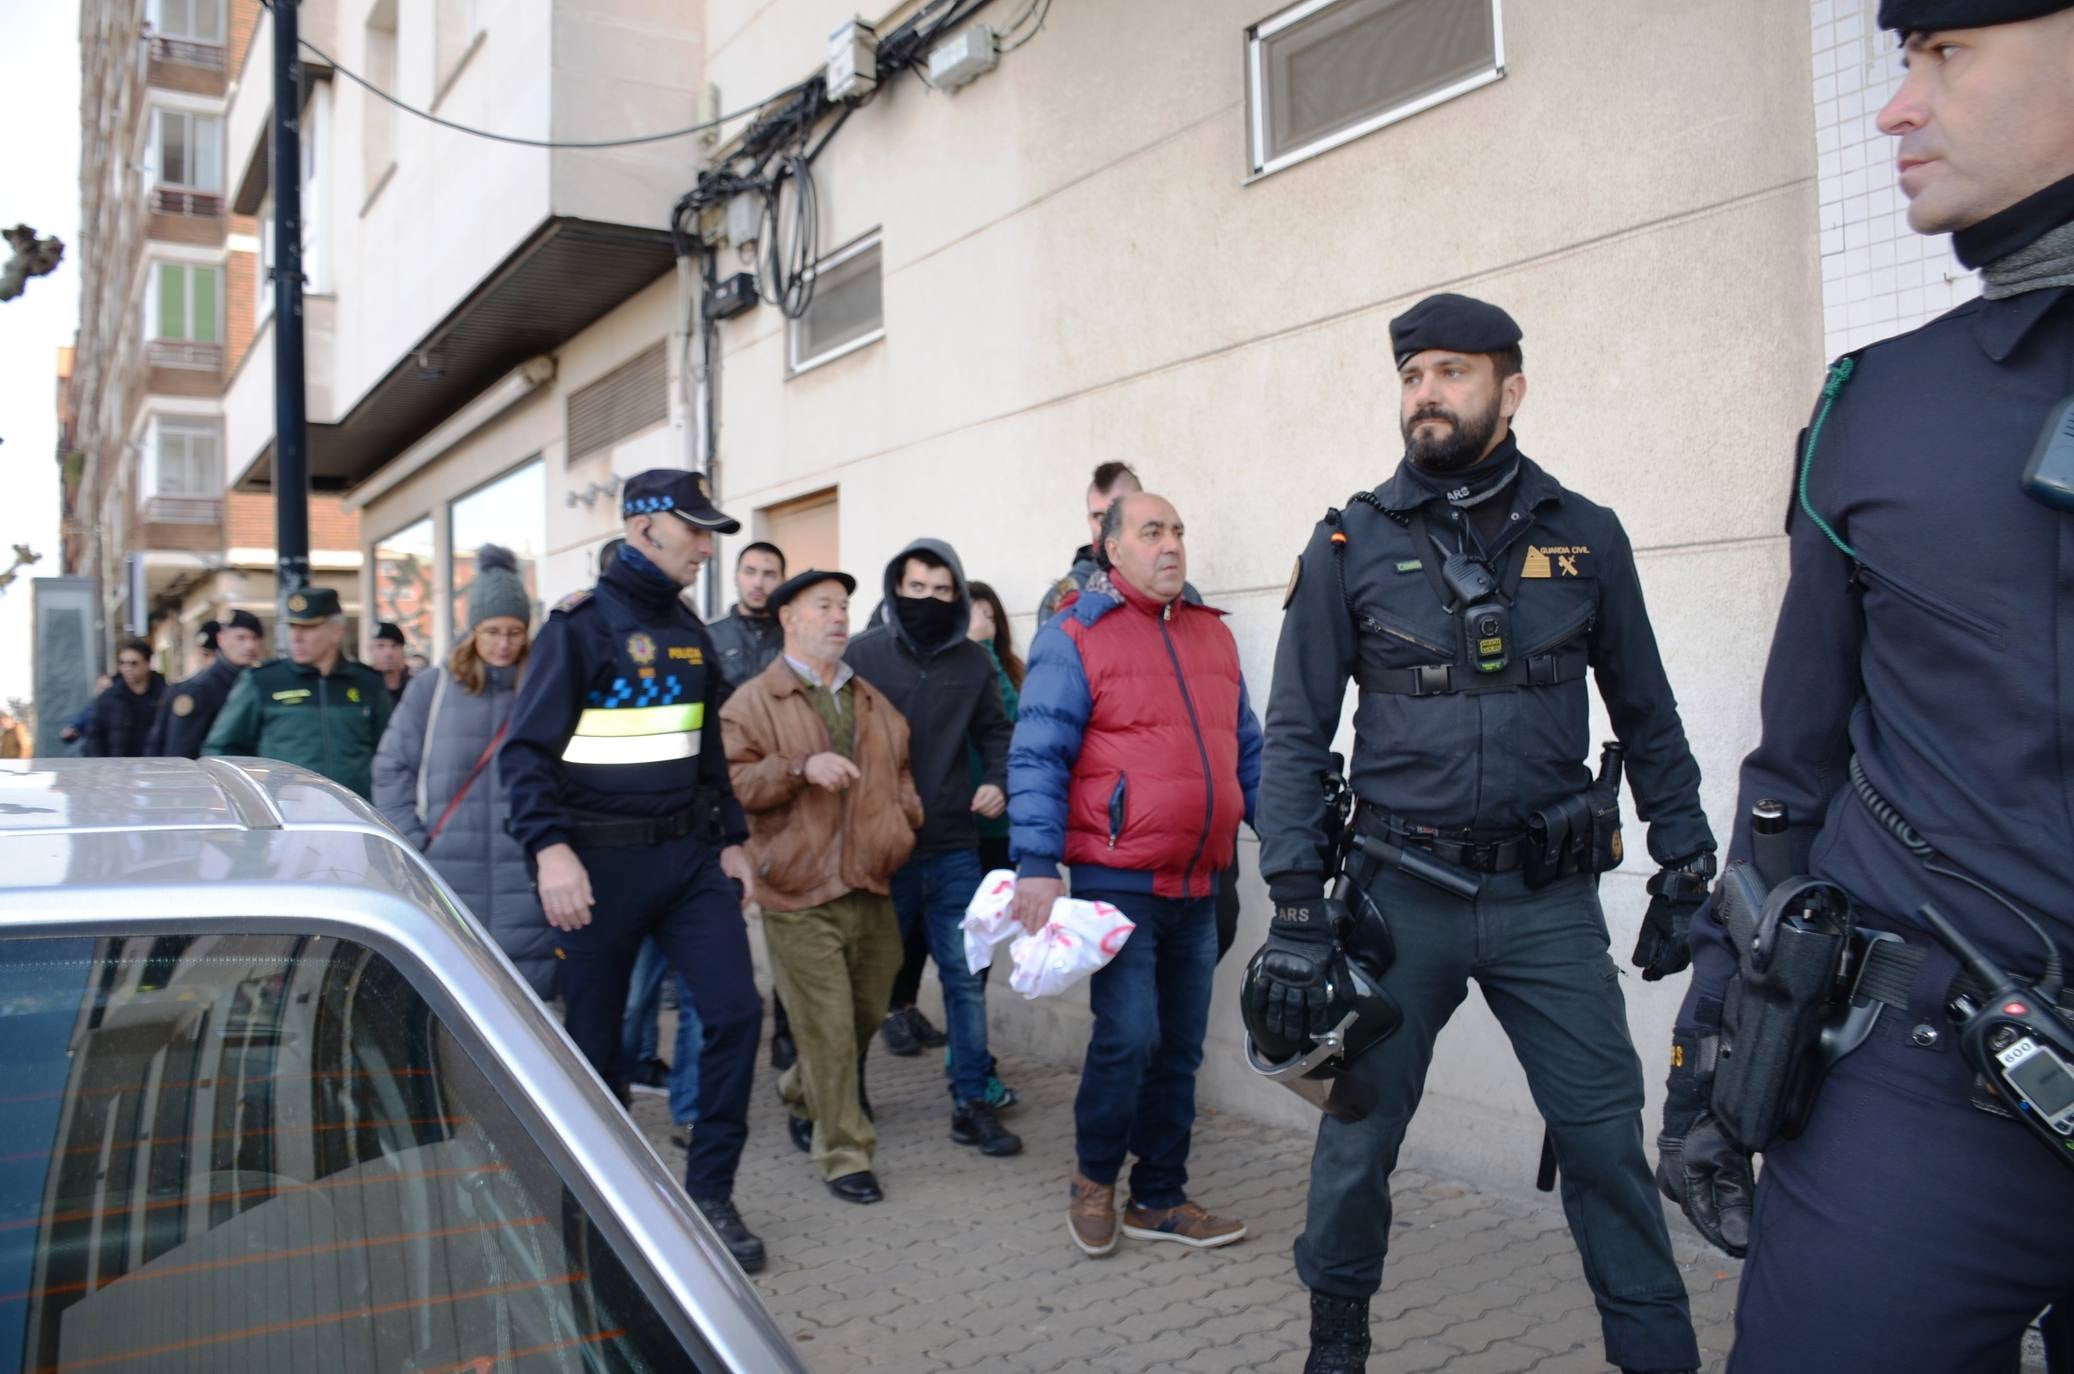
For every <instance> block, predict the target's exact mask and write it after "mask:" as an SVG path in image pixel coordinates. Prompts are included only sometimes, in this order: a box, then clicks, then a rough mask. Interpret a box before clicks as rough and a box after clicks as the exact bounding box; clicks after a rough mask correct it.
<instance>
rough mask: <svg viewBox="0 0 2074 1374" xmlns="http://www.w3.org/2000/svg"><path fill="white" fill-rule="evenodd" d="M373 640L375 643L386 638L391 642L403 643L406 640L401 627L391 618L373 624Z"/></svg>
mask: <svg viewBox="0 0 2074 1374" xmlns="http://www.w3.org/2000/svg"><path fill="white" fill-rule="evenodd" d="M374 640H375V643H377V644H380V643H381V642H382V641H384V640H387V641H388V642H389V643H391V644H404V643H407V642H408V641H407V640H405V639H404V637H403V627H402V626H400V625H398V624H397V623H396V622H395V621H393V620H384V621H380V622H378V623H377V624H376V625H375V631H374Z"/></svg>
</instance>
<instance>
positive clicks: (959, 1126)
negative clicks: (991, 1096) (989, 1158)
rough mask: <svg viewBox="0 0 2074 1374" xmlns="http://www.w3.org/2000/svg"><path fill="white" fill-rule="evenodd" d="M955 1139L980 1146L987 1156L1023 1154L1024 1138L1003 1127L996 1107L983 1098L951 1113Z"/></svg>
mask: <svg viewBox="0 0 2074 1374" xmlns="http://www.w3.org/2000/svg"><path fill="white" fill-rule="evenodd" d="M951 1139H952V1140H955V1141H957V1142H958V1143H959V1144H960V1145H977V1146H978V1147H979V1152H980V1153H981V1154H983V1155H1019V1154H1021V1153H1022V1152H1023V1138H1022V1137H1021V1136H1019V1135H1015V1134H1013V1133H1012V1132H1009V1131H1006V1130H1004V1129H1002V1126H1001V1123H1000V1122H999V1121H996V1120H995V1119H994V1109H993V1108H992V1107H989V1106H988V1105H987V1104H986V1103H984V1102H980V1101H977V1100H975V1101H971V1102H961V1103H959V1104H958V1105H957V1107H956V1108H954V1109H953V1110H952V1112H951Z"/></svg>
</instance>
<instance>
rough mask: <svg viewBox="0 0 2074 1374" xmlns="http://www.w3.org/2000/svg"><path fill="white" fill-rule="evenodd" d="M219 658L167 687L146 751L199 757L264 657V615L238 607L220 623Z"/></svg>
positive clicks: (217, 647)
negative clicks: (243, 679)
mask: <svg viewBox="0 0 2074 1374" xmlns="http://www.w3.org/2000/svg"><path fill="white" fill-rule="evenodd" d="M215 641H216V643H215V649H216V657H215V659H214V661H212V662H211V663H210V664H209V666H208V667H206V668H204V669H202V670H201V671H200V672H199V673H196V674H195V675H194V676H193V677H190V678H183V679H182V680H181V681H179V682H176V683H174V684H173V685H172V686H171V687H170V688H168V689H167V691H166V697H165V700H164V701H162V702H160V703H159V707H158V719H157V720H155V721H153V722H152V725H151V734H150V735H149V736H148V737H147V738H146V739H145V741H144V752H145V753H146V754H151V755H156V756H161V757H167V758H180V759H198V758H200V757H201V756H202V744H203V742H204V741H205V740H207V739H208V738H209V727H210V726H212V725H214V724H215V723H216V716H217V713H218V712H220V711H222V710H223V703H224V702H225V701H227V700H229V699H230V689H231V688H233V687H235V686H237V683H238V677H239V676H240V675H241V674H242V673H243V672H244V671H245V670H246V669H247V668H249V667H251V666H252V665H253V664H255V663H257V662H258V661H259V655H260V653H261V651H262V649H263V648H264V644H265V641H264V639H263V637H262V632H261V630H260V626H259V617H258V616H256V615H254V614H252V612H250V611H232V612H231V613H230V618H229V619H228V620H225V621H223V622H222V623H221V624H219V625H217V627H216V634H215Z"/></svg>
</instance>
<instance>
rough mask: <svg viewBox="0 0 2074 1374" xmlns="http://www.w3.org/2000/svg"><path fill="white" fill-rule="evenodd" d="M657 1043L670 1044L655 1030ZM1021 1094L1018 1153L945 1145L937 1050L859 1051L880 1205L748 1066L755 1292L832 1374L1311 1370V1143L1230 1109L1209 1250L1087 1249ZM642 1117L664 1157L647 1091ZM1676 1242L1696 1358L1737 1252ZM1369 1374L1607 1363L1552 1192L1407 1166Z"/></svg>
mask: <svg viewBox="0 0 2074 1374" xmlns="http://www.w3.org/2000/svg"><path fill="white" fill-rule="evenodd" d="M663 1043H664V1044H666V1045H667V1044H669V1043H671V1040H670V1036H669V1034H668V1027H667V1026H665V1035H664V1039H663ZM1001 1073H1002V1076H1003V1077H1004V1078H1005V1079H1007V1081H1008V1082H1010V1083H1012V1084H1014V1085H1015V1087H1016V1090H1017V1091H1018V1092H1019V1093H1021V1095H1022V1104H1021V1105H1020V1106H1018V1107H1017V1108H1015V1109H1014V1110H1013V1111H1012V1112H1010V1113H1008V1114H1007V1115H1006V1117H1005V1118H1004V1120H1005V1121H1006V1123H1007V1124H1008V1125H1009V1126H1010V1128H1011V1129H1013V1130H1015V1131H1017V1132H1018V1133H1019V1134H1021V1136H1022V1137H1023V1142H1024V1152H1023V1153H1022V1154H1021V1155H1019V1156H1015V1157H1012V1158H1009V1159H987V1158H984V1157H982V1156H981V1155H979V1154H978V1153H977V1152H976V1151H974V1150H970V1149H966V1148H963V1147H961V1146H958V1145H954V1144H952V1143H951V1141H950V1138H949V1128H950V1105H949V1098H948V1097H947V1096H946V1095H945V1092H944V1086H943V1085H944V1079H943V1066H942V1056H941V1054H940V1053H934V1054H932V1053H928V1052H925V1053H924V1054H922V1055H920V1056H918V1057H916V1058H912V1059H895V1058H893V1057H891V1056H889V1055H887V1054H886V1053H885V1051H884V1047H883V1046H874V1047H873V1049H872V1054H871V1068H870V1076H871V1097H872V1103H873V1106H874V1108H875V1109H876V1111H877V1113H878V1128H879V1154H878V1166H877V1173H878V1176H879V1179H880V1181H881V1183H882V1184H883V1185H884V1187H885V1190H886V1201H884V1202H883V1203H880V1204H878V1205H876V1206H872V1207H858V1206H855V1205H853V1204H850V1203H844V1202H838V1201H837V1200H836V1199H835V1198H833V1197H831V1196H830V1195H829V1194H828V1192H827V1190H826V1189H825V1188H824V1187H823V1186H822V1185H821V1182H820V1179H819V1176H818V1175H817V1174H816V1173H815V1172H814V1170H813V1168H812V1166H811V1165H810V1164H809V1163H808V1162H807V1158H806V1156H805V1155H803V1154H800V1153H798V1152H796V1151H795V1150H794V1149H793V1148H792V1146H791V1144H790V1142H789V1141H788V1140H787V1139H786V1137H785V1130H784V1109H783V1107H782V1106H780V1105H779V1103H778V1100H777V1092H776V1079H775V1077H774V1075H772V1074H771V1072H770V1070H769V1068H768V1066H767V1064H760V1065H759V1068H758V1077H757V1083H756V1096H755V1101H754V1106H753V1108H752V1112H751V1117H750V1135H749V1149H748V1152H747V1154H746V1155H745V1157H744V1159H743V1162H742V1172H741V1178H740V1181H739V1183H738V1185H737V1189H736V1201H737V1203H738V1204H739V1205H740V1207H741V1210H742V1214H743V1217H744V1218H745V1219H746V1220H747V1221H748V1222H749V1224H750V1226H751V1227H753V1228H754V1229H755V1230H756V1231H757V1232H758V1233H759V1234H760V1235H762V1237H763V1238H764V1241H765V1243H766V1244H767V1245H768V1246H769V1247H770V1254H771V1260H770V1266H769V1268H768V1269H766V1270H765V1271H764V1273H763V1274H762V1275H760V1276H759V1277H758V1278H757V1280H756V1283H757V1287H758V1288H759V1289H760V1290H761V1291H762V1293H763V1297H764V1301H765V1302H766V1303H768V1304H769V1306H770V1309H771V1311H772V1312H773V1313H774V1314H775V1315H776V1316H777V1318H778V1321H779V1324H780V1325H781V1326H782V1327H783V1328H784V1329H785V1331H786V1332H787V1333H788V1334H789V1335H790V1336H791V1337H792V1338H793V1340H794V1341H796V1342H797V1343H798V1346H799V1349H800V1350H801V1351H802V1352H803V1353H804V1354H805V1356H806V1358H807V1360H808V1361H809V1362H810V1363H811V1364H812V1366H813V1367H814V1368H815V1369H816V1370H819V1371H823V1374H845V1372H846V1371H850V1370H880V1369H883V1370H899V1371H903V1374H931V1372H932V1371H950V1370H958V1371H968V1370H970V1371H987V1374H993V1372H994V1371H1001V1374H1052V1372H1053V1371H1061V1372H1063V1371H1091V1372H1092V1374H1148V1372H1149V1371H1166V1370H1174V1371H1182V1372H1184V1374H1233V1371H1240V1370H1247V1371H1255V1370H1257V1371H1277V1372H1280V1371H1288V1372H1289V1374H1295V1371H1298V1370H1300V1369H1301V1368H1302V1366H1303V1352H1304V1347H1305V1340H1306V1336H1307V1333H1308V1307H1307V1299H1306V1297H1305V1294H1304V1291H1303V1288H1302V1286H1301V1285H1300V1284H1299V1283H1298V1282H1297V1280H1296V1275H1295V1271H1294V1267H1293V1265H1292V1263H1291V1260H1290V1245H1291V1244H1292V1243H1293V1242H1294V1240H1295V1239H1296V1236H1297V1233H1298V1231H1299V1230H1300V1229H1301V1227H1302V1224H1303V1202H1304V1184H1303V1180H1304V1175H1305V1167H1306V1162H1307V1161H1308V1159H1309V1157H1310V1139H1309V1137H1308V1136H1307V1135H1304V1134H1302V1133H1299V1132H1294V1131H1290V1130H1287V1129H1285V1128H1282V1127H1271V1126H1265V1125H1261V1124H1259V1123H1257V1122H1254V1121H1250V1120H1247V1119H1245V1118H1243V1117H1239V1116H1234V1115H1230V1114H1227V1113H1215V1112H1205V1113H1204V1114H1203V1115H1202V1116H1201V1118H1200V1119H1199V1120H1198V1121H1197V1123H1196V1131H1195V1143H1194V1148H1193V1153H1192V1155H1191V1160H1190V1175H1191V1177H1190V1193H1191V1194H1192V1195H1193V1196H1195V1197H1196V1198H1197V1199H1199V1200H1200V1201H1201V1202H1203V1204H1204V1205H1206V1206H1208V1207H1209V1208H1210V1209H1211V1210H1213V1211H1216V1212H1219V1213H1223V1214H1227V1215H1235V1216H1238V1217H1241V1218H1243V1219H1244V1220H1245V1221H1246V1223H1247V1224H1248V1226H1249V1228H1250V1232H1249V1234H1248V1236H1247V1238H1246V1239H1245V1240H1243V1241H1241V1242H1239V1243H1238V1244H1236V1245H1231V1246H1227V1247H1225V1248H1223V1249H1219V1250H1210V1251H1202V1252H1196V1251H1191V1250H1189V1249H1187V1248H1186V1247H1184V1246H1180V1245H1174V1244H1170V1243H1168V1244H1161V1243H1151V1242H1143V1241H1132V1240H1130V1239H1128V1238H1126V1239H1125V1240H1124V1241H1123V1243H1122V1244H1121V1246H1120V1247H1119V1248H1118V1250H1117V1252H1116V1253H1115V1254H1114V1255H1112V1256H1110V1257H1108V1258H1107V1259H1101V1260H1092V1259H1087V1258H1084V1257H1083V1256H1082V1255H1081V1254H1080V1252H1079V1251H1077V1250H1075V1249H1074V1248H1073V1245H1072V1242H1071V1241H1070V1240H1069V1239H1068V1238H1067V1235H1066V1217H1065V1208H1066V1183H1067V1178H1068V1176H1069V1174H1070V1173H1071V1171H1072V1165H1073V1149H1072V1146H1073V1092H1074V1089H1075V1087H1076V1086H1077V1083H1078V1079H1077V1076H1076V1075H1074V1074H1072V1073H1070V1072H1067V1071H1065V1070H1063V1069H1060V1068H1057V1067H1055V1066H1051V1065H1045V1064H1038V1063H1035V1062H1026V1061H1016V1060H1009V1059H1003V1060H1002V1063H1001ZM635 1113H636V1116H637V1118H638V1119H639V1120H640V1122H641V1124H642V1126H643V1128H644V1129H645V1130H646V1131H647V1133H648V1135H649V1137H650V1138H651V1139H652V1140H653V1141H654V1142H655V1146H656V1151H657V1153H658V1154H660V1155H662V1156H663V1158H664V1160H665V1161H669V1162H680V1161H681V1160H682V1159H683V1155H682V1154H681V1152H679V1151H677V1150H675V1149H674V1148H673V1147H671V1146H670V1145H669V1143H668V1133H669V1120H668V1111H667V1109H666V1107H665V1106H664V1104H663V1102H662V1100H661V1099H660V1098H654V1097H642V1098H637V1099H636V1105H635ZM1672 1239H1673V1243H1674V1245H1675V1248H1676V1251H1677V1256H1678V1261H1679V1263H1680V1265H1681V1267H1682V1268H1683V1270H1684V1273H1685V1283H1686V1287H1687V1288H1688V1290H1689V1291H1690V1292H1691V1294H1692V1308H1693V1318H1694V1320H1695V1322H1696V1324H1697V1325H1698V1328H1699V1338H1700V1348H1701V1351H1702V1354H1703V1357H1704V1367H1705V1368H1706V1369H1708V1370H1710V1371H1711V1370H1718V1369H1720V1368H1721V1365H1722V1361H1723V1359H1724V1357H1725V1355H1726V1353H1727V1350H1728V1345H1729V1340H1730V1334H1731V1333H1730V1325H1729V1322H1730V1313H1731V1305H1732V1303H1733V1301H1734V1298H1735V1269H1736V1265H1735V1263H1734V1261H1731V1260H1728V1259H1725V1258H1723V1257H1722V1256H1720V1255H1719V1254H1716V1253H1715V1252H1713V1251H1711V1250H1708V1249H1706V1248H1705V1247H1704V1246H1703V1245H1702V1244H1701V1243H1700V1242H1699V1240H1698V1239H1697V1238H1696V1237H1695V1236H1694V1235H1693V1234H1692V1233H1691V1232H1690V1231H1689V1230H1686V1229H1685V1228H1684V1226H1683V1224H1682V1222H1681V1223H1679V1224H1678V1225H1676V1226H1674V1228H1673V1231H1672ZM1371 1310H1372V1315H1373V1318H1374V1328H1375V1343H1376V1348H1375V1355H1374V1357H1373V1358H1372V1359H1371V1360H1370V1361H1369V1369H1370V1371H1371V1372H1372V1374H1415V1372H1416V1371H1428V1370H1435V1371H1437V1370H1445V1371H1447V1374H1515V1372H1516V1371H1526V1370H1533V1371H1536V1374H1587V1371H1589V1372H1590V1374H1600V1372H1601V1371H1605V1370H1606V1369H1608V1368H1609V1366H1608V1365H1607V1364H1606V1361H1605V1357H1604V1354H1603V1352H1602V1350H1601V1347H1600V1343H1599V1323H1598V1316H1597V1313H1596V1311H1595V1310H1594V1309H1593V1307H1592V1300H1591V1292H1590V1290H1589V1289H1587V1288H1586V1287H1585V1283H1584V1277H1583V1273H1582V1270H1581V1269H1580V1268H1579V1265H1578V1261H1577V1252H1576V1247H1575V1246H1574V1245H1573V1244H1572V1243H1571V1240H1570V1235H1569V1232H1568V1230H1567V1229H1566V1228H1565V1226H1564V1223H1563V1216H1562V1212H1561V1209H1560V1208H1559V1207H1558V1206H1557V1205H1556V1204H1555V1202H1554V1201H1553V1199H1548V1200H1544V1199H1542V1198H1540V1197H1539V1196H1538V1195H1536V1194H1532V1193H1524V1194H1509V1193H1505V1192H1500V1191H1493V1190H1489V1189H1480V1188H1477V1187H1474V1186H1471V1185H1468V1184H1464V1183H1461V1182H1456V1181H1453V1180H1449V1179H1446V1178H1442V1177H1439V1176H1436V1175H1434V1174H1430V1173H1421V1172H1417V1171H1413V1170H1401V1171H1399V1173H1398V1175H1397V1178H1396V1224H1395V1229H1394V1234H1393V1237H1392V1240H1391V1255H1390V1266H1389V1270H1388V1273H1387V1274H1386V1275H1385V1287H1384V1289H1383V1291H1382V1293H1381V1294H1380V1295H1378V1297H1377V1298H1376V1300H1375V1302H1374V1304H1373V1306H1372V1309H1371Z"/></svg>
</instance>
